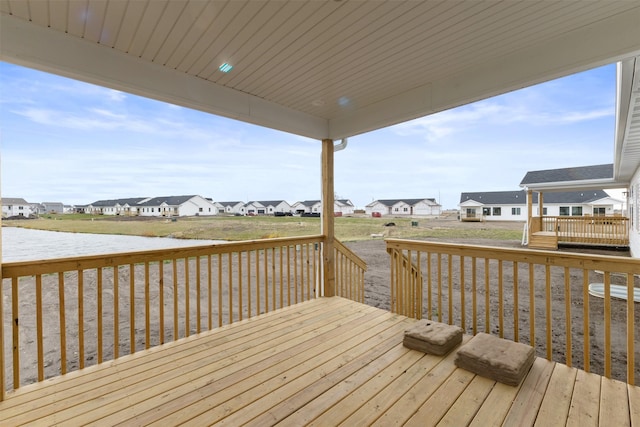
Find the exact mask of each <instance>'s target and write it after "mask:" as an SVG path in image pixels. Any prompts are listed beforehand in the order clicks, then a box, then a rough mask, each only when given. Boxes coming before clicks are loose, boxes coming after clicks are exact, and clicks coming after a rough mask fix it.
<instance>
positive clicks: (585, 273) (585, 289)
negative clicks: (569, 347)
mask: <svg viewBox="0 0 640 427" xmlns="http://www.w3.org/2000/svg"><path fill="white" fill-rule="evenodd" d="M590 336H591V329H590V328H589V270H587V269H582V339H583V340H584V345H583V349H582V352H583V354H582V357H583V361H584V363H583V367H582V369H584V370H585V371H586V372H590V369H591V350H590V349H591V343H590V342H589V341H590Z"/></svg>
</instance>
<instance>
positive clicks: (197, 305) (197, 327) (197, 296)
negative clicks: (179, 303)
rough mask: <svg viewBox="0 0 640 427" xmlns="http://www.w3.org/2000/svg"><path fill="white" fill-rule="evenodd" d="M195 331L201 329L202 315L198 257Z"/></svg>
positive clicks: (200, 270)
mask: <svg viewBox="0 0 640 427" xmlns="http://www.w3.org/2000/svg"><path fill="white" fill-rule="evenodd" d="M195 260H196V333H198V334H199V333H200V332H201V331H202V329H201V327H200V326H201V323H202V322H201V320H200V316H201V315H202V307H201V303H200V290H201V289H200V288H201V285H202V277H201V276H202V268H201V267H200V257H198V256H197V257H196V258H195Z"/></svg>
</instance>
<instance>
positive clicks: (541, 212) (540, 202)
mask: <svg viewBox="0 0 640 427" xmlns="http://www.w3.org/2000/svg"><path fill="white" fill-rule="evenodd" d="M543 199H544V195H543V194H542V191H540V192H539V193H538V212H539V215H538V216H539V217H540V229H539V230H537V231H542V230H543V229H544V227H543V226H544V224H542V218H543V217H544V202H543Z"/></svg>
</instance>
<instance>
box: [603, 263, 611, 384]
mask: <svg viewBox="0 0 640 427" xmlns="http://www.w3.org/2000/svg"><path fill="white" fill-rule="evenodd" d="M604 376H605V377H607V378H611V273H609V272H608V271H605V272H604Z"/></svg>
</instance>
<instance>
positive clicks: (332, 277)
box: [321, 139, 336, 297]
mask: <svg viewBox="0 0 640 427" xmlns="http://www.w3.org/2000/svg"><path fill="white" fill-rule="evenodd" d="M333 198H334V193H333V140H331V139H323V140H322V230H321V231H322V235H323V236H324V245H323V253H322V261H323V263H322V264H323V269H322V272H323V277H324V296H326V297H332V296H335V294H336V290H335V284H336V271H335V260H334V251H333V248H334V245H333V241H334V238H335V234H334V233H335V230H334V217H333V203H334V200H333Z"/></svg>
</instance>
